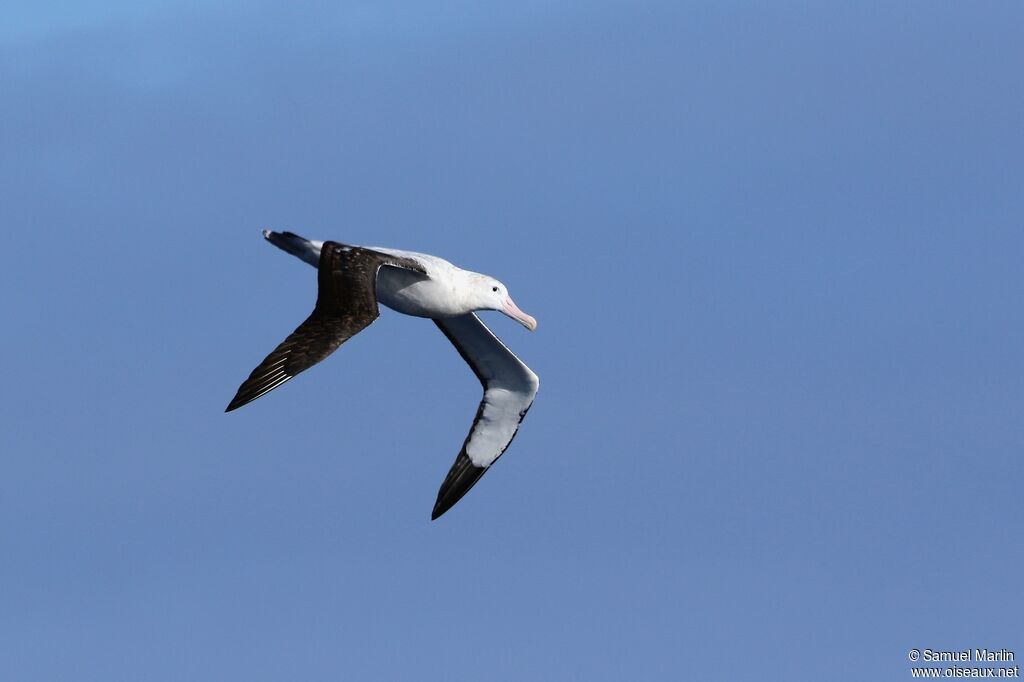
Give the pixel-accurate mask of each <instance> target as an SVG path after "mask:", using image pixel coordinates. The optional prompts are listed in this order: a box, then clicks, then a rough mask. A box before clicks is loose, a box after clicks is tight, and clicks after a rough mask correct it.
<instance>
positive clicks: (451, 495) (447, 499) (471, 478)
mask: <svg viewBox="0 0 1024 682" xmlns="http://www.w3.org/2000/svg"><path fill="white" fill-rule="evenodd" d="M486 471H487V467H478V466H474V465H473V462H471V461H470V459H469V457H467V456H466V452H465V451H462V452H460V453H459V456H458V457H456V458H455V464H453V465H452V468H451V469H450V470H449V471H448V475H447V476H445V479H444V483H442V484H441V489H440V490H438V491H437V502H435V503H434V510H433V511H432V512H431V514H430V520H431V521H436V520H437V519H438V518H439V517H440V516H441V515H443V514H444V513H445V512H446V511H448V510H449V509H451V508H452V507H454V506H455V504H456V503H457V502H458V501H459V500H461V499H462V498H463V497H464V496H465V494H466V493H468V492H469V490H470V488H472V487H473V486H474V485H476V482H477V481H479V480H480V477H481V476H483V475H484V473H485V472H486Z"/></svg>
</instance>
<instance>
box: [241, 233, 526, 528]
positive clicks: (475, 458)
mask: <svg viewBox="0 0 1024 682" xmlns="http://www.w3.org/2000/svg"><path fill="white" fill-rule="evenodd" d="M263 237H264V238H265V239H266V240H267V241H269V242H270V243H271V244H273V245H274V246H277V247H278V248H280V249H283V250H284V251H287V252H288V253H290V254H292V255H294V256H297V257H299V258H301V259H302V260H304V261H306V262H307V263H309V264H310V265H312V266H313V267H315V268H317V270H318V275H317V283H318V294H317V300H316V307H315V308H313V312H312V313H311V314H310V316H309V317H308V318H306V321H305V322H303V323H302V324H300V325H299V326H298V328H296V329H295V331H293V332H292V333H291V334H290V335H289V336H288V338H286V339H285V340H284V341H282V342H281V344H280V345H278V347H277V348H275V349H274V350H273V351H272V352H271V353H270V355H268V356H267V357H266V358H265V359H264V360H263V362H261V363H260V364H259V365H258V366H257V367H256V369H254V370H253V371H252V374H250V375H249V378H248V379H246V380H245V381H244V382H242V385H241V386H240V387H239V388H238V392H237V393H236V394H235V397H234V398H233V399H232V400H231V402H230V403H229V404H228V407H227V409H226V410H225V411H226V412H230V411H232V410H235V409H238V408H239V407H242V406H243V405H246V404H247V403H250V402H252V401H253V400H256V399H257V398H259V397H261V396H263V395H266V394H267V393H269V392H270V391H272V390H274V389H275V388H277V387H278V386H281V385H282V384H284V383H285V382H287V381H288V380H289V379H291V378H292V377H294V376H295V375H297V374H298V373H299V372H302V371H303V370H306V369H309V368H310V367H312V366H313V365H315V364H316V363H318V362H320V361H321V360H323V359H324V358H326V357H327V356H328V355H330V354H331V353H333V352H334V351H335V350H337V349H338V347H339V346H340V345H341V344H343V343H345V341H347V340H348V339H350V338H352V337H353V336H355V335H356V334H358V333H359V332H361V331H362V330H363V329H365V328H366V327H368V326H370V324H371V323H372V322H373V321H374V320H376V319H377V317H378V316H379V315H380V310H379V309H378V306H377V304H378V303H383V304H384V305H385V306H387V307H388V308H391V309H392V310H396V311H398V312H400V313H404V314H406V315H413V316H416V317H427V318H430V319H432V320H433V321H434V324H436V325H437V327H438V328H439V329H440V330H441V331H442V332H443V333H444V335H445V336H446V337H448V340H449V341H451V343H452V345H453V346H455V349H456V350H457V351H459V355H461V356H462V359H463V360H465V361H466V364H468V365H469V367H470V369H472V370H473V373H474V374H476V376H477V378H478V379H479V380H480V383H481V384H483V388H484V396H483V399H482V400H481V401H480V406H479V407H478V408H477V411H476V417H475V418H474V419H473V426H472V427H471V428H470V430H469V435H467V436H466V440H465V442H464V443H463V444H462V449H461V450H460V451H459V454H458V456H457V457H456V458H455V464H453V465H452V468H451V470H450V471H449V472H448V475H447V476H446V477H445V479H444V482H443V483H442V484H441V489H440V490H439V491H438V493H437V502H436V503H435V504H434V509H433V512H432V514H431V519H436V518H438V517H439V516H441V515H442V514H444V513H445V512H446V511H448V510H449V509H451V507H452V506H453V505H454V504H455V503H456V502H458V501H459V500H460V499H462V496H463V495H465V494H466V493H467V492H469V489H470V488H472V487H473V485H474V484H476V482H477V481H479V480H480V477H481V476H483V475H484V473H485V472H486V471H487V469H488V468H489V467H490V466H491V465H492V464H494V462H495V461H496V460H497V459H498V458H499V457H501V455H502V453H504V452H505V449H506V448H507V447H508V445H509V443H511V442H512V438H513V437H515V435H516V431H517V430H518V429H519V424H520V422H522V420H523V417H525V416H526V412H527V410H529V409H530V405H532V404H533V399H534V397H536V395H537V389H538V388H539V386H540V380H539V379H538V377H537V375H536V374H534V373H533V371H532V370H531V369H530V368H529V367H527V366H526V365H525V364H524V363H523V362H522V361H521V360H520V359H519V358H517V357H516V356H515V355H514V354H513V353H512V351H510V350H509V349H508V348H507V347H506V346H505V344H503V343H502V342H501V341H500V340H499V339H498V337H497V336H495V335H494V334H493V333H492V332H491V330H490V329H488V328H487V326H486V325H485V324H484V323H483V322H481V321H480V318H479V317H477V316H476V314H475V312H474V311H477V310H498V311H501V312H503V313H505V314H506V315H508V316H509V317H511V318H512V319H513V320H516V321H517V322H519V323H520V324H522V325H523V326H524V327H526V328H527V329H529V330H530V331H534V330H536V328H537V321H536V320H535V319H533V318H532V317H530V316H529V315H527V314H526V313H524V312H523V311H522V310H520V309H519V307H518V306H517V305H516V304H515V303H513V302H512V299H511V298H510V297H509V294H508V289H507V288H506V287H505V285H504V284H502V283H501V282H499V281H498V280H496V279H494V278H493V277H490V276H488V275H482V274H480V273H477V272H471V271H469V270H462V269H461V268H457V267H456V266H454V265H452V264H451V263H449V262H448V261H446V260H444V259H442V258H438V257H437V256H430V255H427V254H423V253H415V252H413V251H398V250H395V249H384V248H378V247H362V246H351V245H348V244H341V243H339V242H332V241H326V242H321V241H313V240H308V239H303V238H302V237H300V236H298V235H296V234H293V233H291V232H273V231H271V230H264V231H263Z"/></svg>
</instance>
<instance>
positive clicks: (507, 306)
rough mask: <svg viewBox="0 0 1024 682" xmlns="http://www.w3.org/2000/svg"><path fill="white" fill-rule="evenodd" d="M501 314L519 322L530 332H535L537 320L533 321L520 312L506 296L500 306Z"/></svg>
mask: <svg viewBox="0 0 1024 682" xmlns="http://www.w3.org/2000/svg"><path fill="white" fill-rule="evenodd" d="M501 309H502V312H504V313H505V314H506V315H508V316H509V317H511V318H512V319H513V320H515V321H517V322H519V323H520V324H522V325H523V326H524V327H526V328H527V329H529V330H530V331H531V332H532V331H536V330H537V320H535V319H533V318H532V317H530V316H529V315H527V314H526V313H524V312H523V311H522V310H520V309H519V306H517V305H516V304H515V303H513V302H512V299H511V298H510V297H508V296H506V297H505V302H504V303H503V304H502V308H501Z"/></svg>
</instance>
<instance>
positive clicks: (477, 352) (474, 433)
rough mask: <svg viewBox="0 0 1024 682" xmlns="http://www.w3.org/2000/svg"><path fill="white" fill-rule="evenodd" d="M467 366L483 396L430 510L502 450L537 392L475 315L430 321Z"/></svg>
mask: <svg viewBox="0 0 1024 682" xmlns="http://www.w3.org/2000/svg"><path fill="white" fill-rule="evenodd" d="M434 323H435V324H436V325H437V326H438V328H439V329H440V330H441V331H442V332H443V333H444V335H445V336H446V337H448V340H449V341H451V343H452V345H453V346H455V348H456V350H458V351H459V354H460V355H461V356H462V358H463V359H464V360H465V361H466V363H467V364H468V365H469V366H470V367H471V368H472V369H473V373H474V374H476V376H477V378H478V379H479V380H480V383H481V384H482V385H483V388H484V396H483V399H482V400H481V401H480V405H479V407H478V408H477V411H476V416H475V417H474V418H473V426H472V427H471V428H470V430H469V434H468V435H467V436H466V440H465V442H463V444H462V449H461V450H460V451H459V454H458V456H456V458H455V464H453V465H452V468H451V469H450V470H449V471H448V475H447V476H446V477H445V479H444V482H443V483H442V484H441V488H440V490H439V491H438V493H437V501H436V502H435V503H434V509H433V512H432V514H431V518H432V519H436V518H438V517H439V516H441V515H442V514H444V513H445V512H446V511H448V510H449V509H451V508H452V506H454V505H455V503H456V502H458V501H459V500H461V499H462V497H463V496H464V495H465V494H466V493H468V492H469V490H470V488H472V487H473V486H474V485H476V482H477V481H479V480H480V478H481V477H482V476H483V475H484V473H486V472H487V470H488V468H490V466H491V465H492V464H494V462H496V461H497V460H498V458H499V457H501V455H502V454H504V452H505V450H506V449H507V448H508V446H509V444H510V443H511V442H512V439H513V438H515V435H516V433H517V431H518V429H519V424H520V423H521V422H522V420H523V418H524V417H525V416H526V413H527V411H528V410H529V409H530V406H531V405H532V404H533V399H534V397H535V396H536V395H537V389H538V387H539V380H538V378H537V375H536V374H534V373H533V372H532V371H531V370H530V368H529V367H527V366H526V365H525V364H523V362H522V361H520V360H519V358H517V357H516V356H515V354H513V353H512V351H510V350H509V349H508V348H507V347H506V346H505V345H504V344H503V343H502V342H501V341H500V340H499V339H498V337H496V336H495V335H494V334H492V333H491V331H490V330H489V329H488V328H487V326H486V325H484V323H483V322H481V321H480V318H478V317H477V316H476V315H475V314H473V313H470V314H468V315H462V316H460V317H455V318H449V319H443V320H434Z"/></svg>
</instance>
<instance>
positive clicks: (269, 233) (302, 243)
mask: <svg viewBox="0 0 1024 682" xmlns="http://www.w3.org/2000/svg"><path fill="white" fill-rule="evenodd" d="M263 238H264V239H266V240H267V241H268V242H270V243H271V244H273V245H274V246H276V247H277V248H279V249H281V250H283V251H287V252H288V253H290V254H292V255H293V256H296V257H298V258H301V259H302V260H304V261H306V262H307V263H309V264H310V265H312V266H313V267H314V268H315V267H318V266H319V264H320V248H321V247H322V246H323V242H316V241H310V240H309V239H304V238H302V237H300V236H299V235H297V234H295V233H294V232H274V231H273V230H263Z"/></svg>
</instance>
